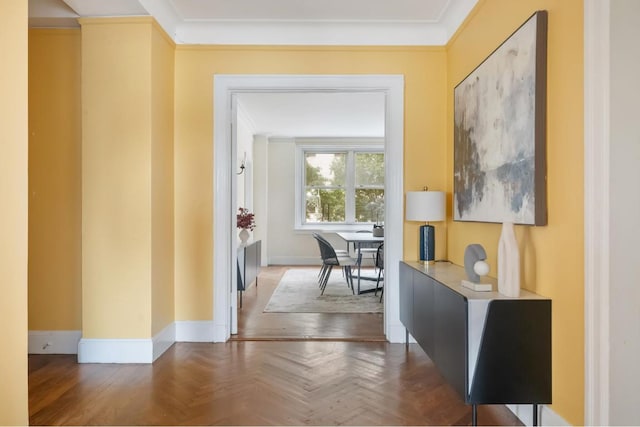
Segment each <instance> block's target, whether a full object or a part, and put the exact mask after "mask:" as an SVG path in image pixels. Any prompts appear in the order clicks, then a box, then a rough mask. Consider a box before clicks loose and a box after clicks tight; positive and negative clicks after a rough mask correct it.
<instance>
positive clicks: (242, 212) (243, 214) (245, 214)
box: [236, 208, 256, 231]
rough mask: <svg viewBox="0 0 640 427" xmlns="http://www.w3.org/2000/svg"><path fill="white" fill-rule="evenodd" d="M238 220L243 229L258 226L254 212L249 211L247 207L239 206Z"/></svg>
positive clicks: (251, 228) (238, 224)
mask: <svg viewBox="0 0 640 427" xmlns="http://www.w3.org/2000/svg"><path fill="white" fill-rule="evenodd" d="M236 221H237V226H238V228H241V229H243V230H251V231H253V229H254V228H255V227H256V223H255V217H254V214H252V213H251V212H249V209H247V208H238V214H237V215H236Z"/></svg>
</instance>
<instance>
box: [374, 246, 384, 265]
mask: <svg viewBox="0 0 640 427" xmlns="http://www.w3.org/2000/svg"><path fill="white" fill-rule="evenodd" d="M376 267H377V268H379V269H381V270H384V243H383V244H381V245H380V246H378V251H377V252H376Z"/></svg>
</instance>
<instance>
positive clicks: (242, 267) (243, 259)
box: [238, 240, 261, 308]
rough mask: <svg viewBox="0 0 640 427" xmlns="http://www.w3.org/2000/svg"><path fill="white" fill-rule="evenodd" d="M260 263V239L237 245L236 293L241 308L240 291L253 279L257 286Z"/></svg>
mask: <svg viewBox="0 0 640 427" xmlns="http://www.w3.org/2000/svg"><path fill="white" fill-rule="evenodd" d="M260 263H261V241H260V240H256V241H255V242H252V243H247V244H246V245H244V246H239V247H238V294H239V295H240V307H241V308H242V292H244V291H246V290H247V288H248V287H249V285H251V283H253V281H254V280H255V282H256V286H258V273H259V272H260Z"/></svg>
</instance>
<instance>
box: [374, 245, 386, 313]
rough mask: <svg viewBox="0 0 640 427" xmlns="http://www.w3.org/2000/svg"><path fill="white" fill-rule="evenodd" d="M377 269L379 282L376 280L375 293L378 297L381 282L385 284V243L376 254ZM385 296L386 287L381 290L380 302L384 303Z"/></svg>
mask: <svg viewBox="0 0 640 427" xmlns="http://www.w3.org/2000/svg"><path fill="white" fill-rule="evenodd" d="M376 268H377V269H378V280H376V290H375V292H374V293H373V294H374V295H378V286H379V285H380V280H382V281H383V282H384V277H383V271H384V243H382V244H381V245H380V246H379V247H378V250H377V252H376ZM383 294H384V286H383V287H382V288H380V302H382V295H383Z"/></svg>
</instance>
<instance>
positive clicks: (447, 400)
mask: <svg viewBox="0 0 640 427" xmlns="http://www.w3.org/2000/svg"><path fill="white" fill-rule="evenodd" d="M276 270H277V269H276ZM274 274H275V275H277V274H279V273H277V272H276V273H274ZM260 280H261V282H260V285H259V286H258V292H260V293H265V294H266V293H268V292H267V290H266V289H267V286H266V284H267V283H268V281H267V280H262V277H261V279H260ZM263 285H265V286H264V287H263ZM263 289H265V290H263ZM248 293H249V292H248ZM254 299H255V298H254ZM267 299H268V298H267ZM254 303H255V301H254ZM265 303H266V302H265ZM245 304H248V305H250V304H252V302H251V296H249V297H248V298H246V299H245ZM248 305H245V307H244V308H243V309H246V307H247V306H248ZM257 306H259V304H258V305H256V307H257ZM252 310H253V309H252ZM255 310H256V311H255V313H253V315H254V316H256V319H259V317H260V312H261V309H255ZM249 311H251V310H249V309H247V311H245V313H246V314H247V315H249ZM245 320H246V323H245V326H247V325H248V326H249V327H248V328H247V329H246V330H245V333H246V334H248V335H253V338H251V337H248V338H246V339H243V338H240V339H237V340H235V341H229V342H227V343H216V344H210V343H176V344H174V345H173V346H172V347H171V348H170V349H169V350H167V352H165V353H164V354H163V355H162V356H161V357H160V358H159V359H158V360H157V361H156V362H155V363H153V364H152V365H115V364H113V365H112V364H78V363H76V357H75V356H73V355H30V356H29V414H30V418H29V421H30V424H32V425H371V426H373V425H469V424H470V421H471V409H470V407H469V406H467V405H465V404H464V402H463V401H462V400H461V399H460V398H459V397H458V396H457V394H456V393H455V392H454V391H453V389H451V388H450V387H449V386H448V385H447V384H446V383H445V382H444V380H443V379H442V377H441V376H440V375H439V374H438V372H437V370H436V369H435V367H434V365H433V363H432V362H431V360H430V359H429V358H428V357H427V356H426V354H425V353H424V352H423V351H422V350H421V349H420V348H419V347H418V346H417V345H416V344H411V345H409V346H408V347H406V346H405V345H404V344H389V343H387V342H384V341H381V340H378V339H373V340H367V339H366V336H374V337H375V333H374V332H371V331H375V328H378V327H380V328H381V327H382V326H381V325H380V326H376V327H375V328H374V329H372V330H366V332H365V333H361V334H360V336H357V335H358V334H357V333H356V334H355V335H356V337H351V338H349V337H348V335H349V334H348V333H344V332H342V334H343V336H341V337H334V339H330V337H329V334H327V336H325V337H322V336H321V335H323V334H324V333H325V332H324V331H325V330H330V328H328V327H323V328H322V329H323V331H322V333H320V332H318V333H316V332H314V330H313V327H311V326H309V325H313V324H314V321H309V324H308V325H306V326H303V327H297V326H295V325H289V326H287V324H286V319H279V320H277V321H274V322H275V323H273V324H272V325H271V326H268V327H266V328H264V331H267V330H270V331H271V332H272V335H271V337H268V336H266V337H263V338H264V340H261V339H260V337H259V336H258V333H257V332H256V331H257V330H258V329H259V327H258V326H255V328H253V329H252V327H250V325H251V324H252V322H257V323H258V324H260V323H264V319H263V320H262V321H259V320H255V319H254V320H250V319H249V318H247V319H245ZM295 321H296V320H294V321H293V322H291V323H295ZM278 322H280V323H278ZM327 322H329V320H324V321H315V324H316V326H317V325H323V324H325V323H327ZM338 323H339V321H338ZM278 324H279V326H276V325H278ZM283 328H284V329H283ZM283 331H284V332H283ZM301 331H302V332H304V334H306V335H309V336H311V337H316V339H304V336H305V335H296V334H299V333H301ZM261 333H262V332H261ZM265 333H266V332H265ZM380 333H381V332H380ZM333 334H334V333H333V332H332V333H331V335H333ZM278 336H281V337H284V338H282V339H279V338H277V337H278ZM296 337H298V338H296ZM300 337H303V338H300ZM478 421H479V423H480V424H482V425H516V424H517V425H521V424H520V423H519V421H518V419H517V418H515V417H514V416H513V415H512V414H511V413H510V412H509V411H508V410H507V409H506V408H504V407H503V406H501V405H497V406H481V407H480V409H479V415H478Z"/></svg>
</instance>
